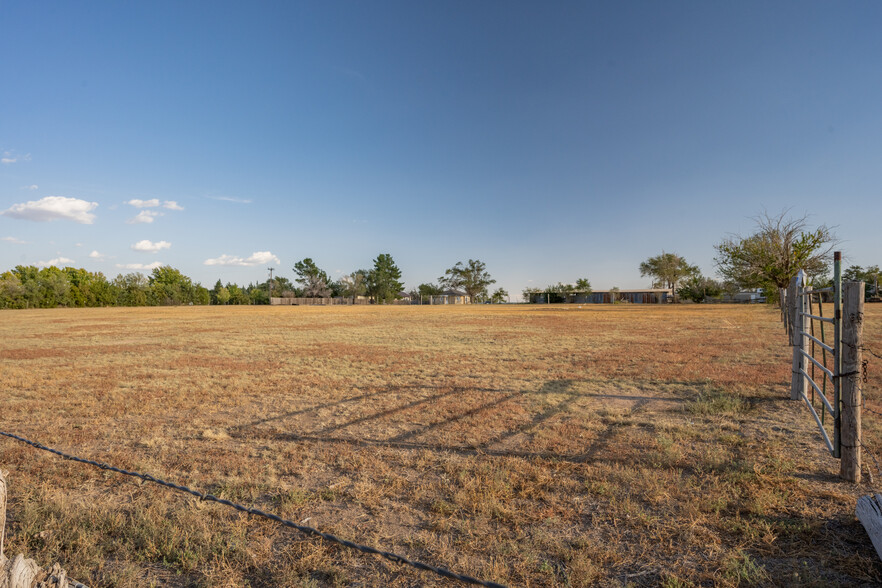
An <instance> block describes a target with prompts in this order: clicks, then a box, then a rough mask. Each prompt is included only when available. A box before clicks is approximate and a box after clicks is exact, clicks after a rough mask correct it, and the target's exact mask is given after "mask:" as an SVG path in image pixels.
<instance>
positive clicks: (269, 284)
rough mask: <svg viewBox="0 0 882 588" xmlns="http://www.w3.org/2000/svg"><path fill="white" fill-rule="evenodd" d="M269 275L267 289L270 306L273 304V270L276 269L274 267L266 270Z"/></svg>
mask: <svg viewBox="0 0 882 588" xmlns="http://www.w3.org/2000/svg"><path fill="white" fill-rule="evenodd" d="M267 269H268V270H269V273H270V279H269V282H267V289H268V290H269V297H270V304H272V303H273V270H274V269H276V268H274V267H268V268H267Z"/></svg>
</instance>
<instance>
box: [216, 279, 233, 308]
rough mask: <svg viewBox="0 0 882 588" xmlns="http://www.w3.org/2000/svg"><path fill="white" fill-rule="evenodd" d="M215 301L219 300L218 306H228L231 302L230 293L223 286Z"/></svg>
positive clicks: (219, 289)
mask: <svg viewBox="0 0 882 588" xmlns="http://www.w3.org/2000/svg"><path fill="white" fill-rule="evenodd" d="M218 281H220V280H218ZM215 300H217V304H228V303H229V302H230V291H229V290H227V289H226V288H225V287H223V286H221V287H220V288H218V290H217V293H216V294H215Z"/></svg>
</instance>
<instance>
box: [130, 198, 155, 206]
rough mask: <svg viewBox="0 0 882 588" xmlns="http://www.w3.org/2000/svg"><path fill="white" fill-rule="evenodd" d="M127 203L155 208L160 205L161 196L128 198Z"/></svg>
mask: <svg viewBox="0 0 882 588" xmlns="http://www.w3.org/2000/svg"><path fill="white" fill-rule="evenodd" d="M126 204H128V205H130V206H134V207H135V208H155V207H157V206H159V198H151V199H150V200H139V199H138V198H132V199H131V200H127V201H126Z"/></svg>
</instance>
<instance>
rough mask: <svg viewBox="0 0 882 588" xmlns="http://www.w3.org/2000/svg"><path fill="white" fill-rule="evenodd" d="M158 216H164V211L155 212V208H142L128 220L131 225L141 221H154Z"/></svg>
mask: <svg viewBox="0 0 882 588" xmlns="http://www.w3.org/2000/svg"><path fill="white" fill-rule="evenodd" d="M157 216H162V213H161V212H155V211H153V210H142V211H141V212H139V213H138V214H136V215H135V216H134V217H132V218H130V219H129V220H127V221H126V222H127V223H129V224H130V225H136V224H139V223H152V222H153V219H155V218H156V217H157Z"/></svg>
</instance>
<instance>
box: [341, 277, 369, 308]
mask: <svg viewBox="0 0 882 588" xmlns="http://www.w3.org/2000/svg"><path fill="white" fill-rule="evenodd" d="M369 273H370V272H368V270H363V269H362V270H357V271H354V272H352V273H351V274H348V275H345V276H343V277H342V278H340V293H341V294H342V295H343V296H346V297H347V298H352V303H353V304H355V299H356V298H358V297H359V296H364V295H365V293H366V292H367V277H368V274H369Z"/></svg>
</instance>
